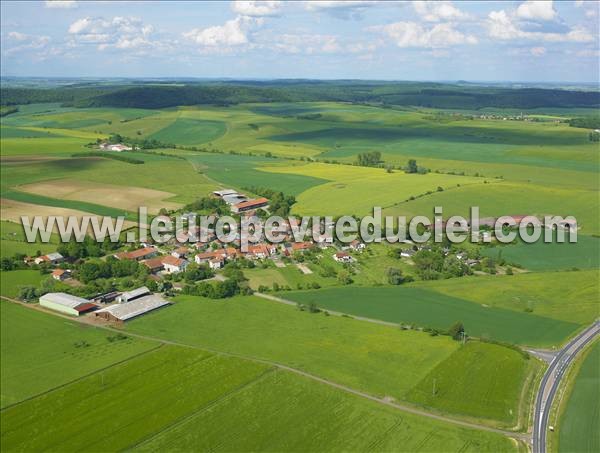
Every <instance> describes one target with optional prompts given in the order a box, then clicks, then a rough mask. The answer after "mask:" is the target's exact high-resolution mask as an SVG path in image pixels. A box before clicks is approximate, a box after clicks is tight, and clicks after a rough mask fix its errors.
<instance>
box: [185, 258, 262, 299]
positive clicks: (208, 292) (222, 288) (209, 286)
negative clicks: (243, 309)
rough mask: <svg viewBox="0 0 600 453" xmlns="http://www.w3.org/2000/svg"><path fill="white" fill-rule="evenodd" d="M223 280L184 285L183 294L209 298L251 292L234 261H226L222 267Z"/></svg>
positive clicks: (220, 297)
mask: <svg viewBox="0 0 600 453" xmlns="http://www.w3.org/2000/svg"><path fill="white" fill-rule="evenodd" d="M223 275H224V276H225V277H226V278H227V279H226V280H225V281H215V280H213V281H200V282H195V283H194V284H188V285H185V286H184V288H183V293H184V294H191V295H194V296H202V297H208V298H209V299H224V298H226V297H232V296H235V295H236V294H252V290H251V289H250V287H249V286H248V284H247V278H246V277H245V276H244V273H243V272H242V270H241V269H240V267H239V266H238V265H237V264H236V263H228V264H226V265H225V267H224V268H223Z"/></svg>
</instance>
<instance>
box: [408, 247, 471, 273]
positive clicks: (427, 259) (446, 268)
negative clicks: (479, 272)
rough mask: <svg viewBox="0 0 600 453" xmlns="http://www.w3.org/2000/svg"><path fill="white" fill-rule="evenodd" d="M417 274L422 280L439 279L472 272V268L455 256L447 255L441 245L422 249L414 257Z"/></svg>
mask: <svg viewBox="0 0 600 453" xmlns="http://www.w3.org/2000/svg"><path fill="white" fill-rule="evenodd" d="M412 260H413V262H414V263H415V268H416V271H417V275H418V276H419V277H420V278H421V279H422V280H438V279H441V278H452V277H462V276H464V275H470V274H471V273H472V271H471V268H470V267H469V266H468V265H467V264H466V263H465V262H464V260H460V259H458V258H456V257H455V256H451V255H447V256H446V255H445V254H444V251H443V249H441V248H439V247H435V248H432V249H431V250H426V249H422V250H419V251H418V252H416V253H415V254H414V255H413V257H412Z"/></svg>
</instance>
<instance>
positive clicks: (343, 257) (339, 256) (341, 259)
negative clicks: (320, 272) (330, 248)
mask: <svg viewBox="0 0 600 453" xmlns="http://www.w3.org/2000/svg"><path fill="white" fill-rule="evenodd" d="M333 259H334V260H336V261H337V262H338V263H351V262H352V261H354V258H352V257H351V256H350V255H348V254H347V253H346V252H337V253H336V254H335V255H333Z"/></svg>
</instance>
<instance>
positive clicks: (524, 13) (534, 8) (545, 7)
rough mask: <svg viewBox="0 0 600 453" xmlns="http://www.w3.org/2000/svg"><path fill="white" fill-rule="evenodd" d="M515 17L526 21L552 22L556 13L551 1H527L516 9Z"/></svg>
mask: <svg viewBox="0 0 600 453" xmlns="http://www.w3.org/2000/svg"><path fill="white" fill-rule="evenodd" d="M517 17H518V18H520V19H527V20H553V19H554V18H555V17H556V11H555V10H554V5H553V3H552V0H527V1H525V2H523V3H521V4H520V5H519V7H518V8H517Z"/></svg>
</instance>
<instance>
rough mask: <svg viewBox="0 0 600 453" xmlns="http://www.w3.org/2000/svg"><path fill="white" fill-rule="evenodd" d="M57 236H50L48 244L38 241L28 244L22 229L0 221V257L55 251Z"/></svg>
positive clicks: (14, 224)
mask: <svg viewBox="0 0 600 453" xmlns="http://www.w3.org/2000/svg"><path fill="white" fill-rule="evenodd" d="M58 239H59V238H58V236H56V235H51V236H50V242H48V243H42V242H40V241H39V238H38V242H35V243H29V242H27V241H26V238H25V232H24V231H23V227H22V226H21V225H19V224H17V223H14V222H6V221H0V254H1V255H2V256H14V255H15V254H16V253H23V254H25V255H34V254H35V253H36V252H37V251H40V252H42V253H50V252H55V251H56V244H57V243H58Z"/></svg>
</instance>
